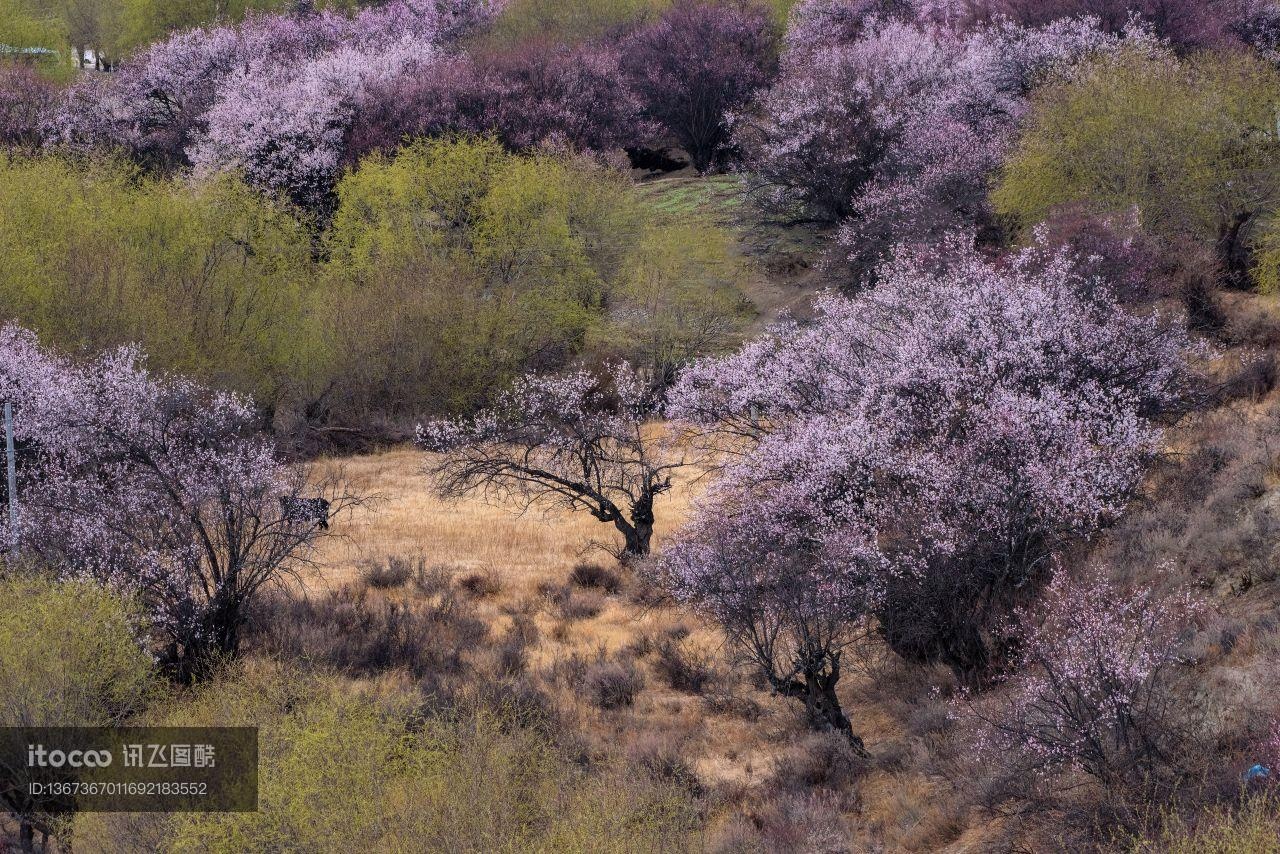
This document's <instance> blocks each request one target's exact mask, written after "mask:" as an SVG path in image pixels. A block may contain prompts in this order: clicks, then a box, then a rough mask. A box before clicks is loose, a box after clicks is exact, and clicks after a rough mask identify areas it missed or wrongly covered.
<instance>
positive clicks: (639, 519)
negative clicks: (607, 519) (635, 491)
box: [613, 495, 654, 558]
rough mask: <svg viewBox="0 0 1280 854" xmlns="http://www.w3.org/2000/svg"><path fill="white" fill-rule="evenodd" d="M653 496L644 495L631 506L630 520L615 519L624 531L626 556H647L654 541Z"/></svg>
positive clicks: (615, 524) (624, 551)
mask: <svg viewBox="0 0 1280 854" xmlns="http://www.w3.org/2000/svg"><path fill="white" fill-rule="evenodd" d="M653 521H654V517H653V496H652V495H644V496H641V497H640V498H639V499H637V500H636V502H635V504H633V505H632V506H631V519H630V521H628V520H626V519H623V518H621V515H619V517H618V518H615V519H614V520H613V524H614V526H615V527H616V528H617V529H618V530H619V531H621V532H622V537H623V539H624V540H625V541H626V546H625V547H624V548H623V555H624V557H626V558H633V557H645V556H646V555H648V554H649V551H650V545H651V543H652V541H653Z"/></svg>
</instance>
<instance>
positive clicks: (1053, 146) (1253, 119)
mask: <svg viewBox="0 0 1280 854" xmlns="http://www.w3.org/2000/svg"><path fill="white" fill-rule="evenodd" d="M1278 108H1280V72H1278V71H1277V70H1276V69H1275V68H1273V67H1272V66H1270V65H1268V64H1266V63H1264V62H1263V61H1262V60H1260V59H1257V58H1254V57H1251V56H1248V55H1244V54H1205V55H1199V56H1194V57H1191V58H1189V59H1186V60H1179V59H1176V58H1174V57H1172V56H1169V55H1165V54H1163V53H1156V54H1154V55H1152V54H1150V53H1147V52H1140V51H1137V50H1128V51H1121V52H1119V53H1118V54H1116V55H1114V56H1111V57H1108V58H1104V59H1101V60H1099V61H1097V62H1096V63H1094V64H1093V65H1092V66H1090V67H1088V68H1087V69H1085V70H1083V71H1080V72H1078V73H1076V74H1074V75H1072V76H1071V77H1070V78H1069V79H1067V80H1064V81H1058V82H1052V83H1050V84H1048V85H1046V86H1045V87H1043V88H1042V89H1041V90H1040V92H1039V93H1038V94H1037V95H1036V96H1035V97H1034V110H1033V112H1032V115H1031V117H1030V119H1029V123H1028V127H1027V129H1026V132H1025V134H1024V135H1023V137H1022V139H1021V141H1020V142H1019V144H1018V146H1017V148H1016V150H1015V151H1014V153H1013V156H1012V157H1011V159H1010V160H1009V162H1008V164H1007V166H1006V167H1005V170H1004V173H1003V175H1002V177H1001V179H1000V181H999V184H998V186H997V187H996V188H995V190H994V193H993V202H994V204H995V207H996V210H997V211H998V212H999V213H1001V214H1003V215H1005V216H1006V217H1008V218H1009V219H1010V220H1011V221H1012V222H1013V223H1014V224H1015V226H1017V227H1019V228H1023V229H1026V228H1030V227H1032V226H1034V225H1035V224H1036V223H1038V222H1040V221H1041V220H1043V219H1044V218H1045V217H1046V216H1047V215H1048V214H1049V213H1050V211H1052V210H1053V209H1054V208H1055V207H1058V206H1060V205H1064V204H1069V203H1075V202H1084V203H1087V204H1089V205H1091V206H1094V207H1098V208H1101V209H1103V210H1105V211H1120V212H1125V211H1128V210H1131V209H1136V210H1137V211H1138V213H1139V216H1140V217H1141V221H1142V225H1143V227H1144V228H1146V229H1147V230H1148V231H1150V232H1151V233H1153V234H1155V235H1157V236H1160V237H1163V238H1165V239H1166V240H1168V241H1173V242H1176V241H1179V240H1186V241H1192V242H1195V243H1199V244H1201V245H1203V246H1207V247H1211V248H1213V249H1214V250H1215V252H1216V253H1217V255H1218V257H1219V259H1220V260H1221V262H1222V264H1223V266H1224V269H1226V270H1227V272H1228V273H1230V274H1232V275H1233V276H1234V277H1235V278H1236V280H1237V281H1236V283H1237V284H1239V283H1242V277H1243V276H1244V273H1245V270H1246V268H1247V266H1248V264H1249V258H1248V255H1249V245H1250V242H1251V240H1252V238H1253V236H1254V234H1255V232H1256V230H1257V225H1258V223H1259V222H1260V221H1261V220H1262V219H1264V218H1265V217H1267V216H1268V215H1270V214H1271V213H1273V212H1274V210H1275V207H1276V201H1277V198H1278V194H1280V140H1277V136H1276V115H1277V109H1278Z"/></svg>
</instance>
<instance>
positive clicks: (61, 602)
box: [0, 578, 154, 726]
mask: <svg viewBox="0 0 1280 854" xmlns="http://www.w3.org/2000/svg"><path fill="white" fill-rule="evenodd" d="M140 619H141V618H140V611H139V610H138V609H137V608H135V607H134V606H133V605H132V604H130V603H127V602H124V601H121V600H120V599H118V598H117V597H115V596H113V595H112V594H110V593H108V592H107V591H105V590H103V589H102V588H101V587H98V586H96V585H94V584H90V583H87V582H53V581H47V580H42V579H37V578H30V579H27V578H12V579H6V580H0V721H3V722H4V725H5V726H106V725H108V724H114V723H119V722H121V721H122V720H124V719H125V718H126V717H128V716H130V715H132V714H134V713H136V712H138V711H139V710H140V709H141V708H142V706H143V705H144V704H145V702H146V700H147V698H148V696H149V694H150V692H151V689H152V687H153V684H154V683H153V672H152V661H151V658H150V657H149V656H148V655H147V654H146V653H145V652H144V651H143V648H142V644H141V643H140V642H139V631H140Z"/></svg>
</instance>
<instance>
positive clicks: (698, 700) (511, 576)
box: [304, 449, 991, 851]
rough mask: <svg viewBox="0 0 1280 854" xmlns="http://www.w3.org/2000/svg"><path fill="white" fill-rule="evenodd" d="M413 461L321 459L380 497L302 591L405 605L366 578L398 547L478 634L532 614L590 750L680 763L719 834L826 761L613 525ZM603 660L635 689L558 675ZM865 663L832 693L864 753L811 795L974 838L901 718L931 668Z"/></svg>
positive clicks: (352, 522) (340, 531) (939, 842)
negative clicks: (465, 495) (839, 693)
mask: <svg viewBox="0 0 1280 854" xmlns="http://www.w3.org/2000/svg"><path fill="white" fill-rule="evenodd" d="M424 459H425V457H424V455H423V454H422V453H420V452H417V451H414V450H411V449H399V450H393V451H389V452H385V453H381V454H377V455H372V456H365V457H356V458H348V459H344V460H341V461H329V462H327V463H325V465H326V466H337V467H340V468H341V470H342V473H343V476H344V477H345V478H346V479H347V480H348V482H349V483H350V484H351V485H352V486H353V487H355V488H356V489H357V490H359V491H361V492H363V493H366V494H376V495H377V500H376V501H375V502H373V503H372V504H370V506H369V507H367V508H362V509H360V510H358V511H355V512H353V513H351V514H349V515H348V516H347V517H345V518H341V519H338V520H336V521H335V523H334V526H333V531H334V534H335V535H336V536H334V537H332V538H331V539H330V540H329V541H328V542H327V543H326V545H325V547H324V550H323V551H322V552H321V553H320V554H319V555H318V556H317V557H318V560H317V564H316V566H315V567H314V568H313V569H312V570H310V571H309V572H308V573H307V574H306V576H305V579H304V580H305V584H306V587H307V591H308V595H315V596H322V595H327V594H332V593H334V592H336V591H340V590H342V588H344V587H346V588H352V589H357V588H358V589H363V590H365V591H366V592H367V593H369V594H371V595H376V596H378V597H388V598H391V599H393V600H395V601H399V602H403V603H406V604H412V602H413V601H414V600H415V599H416V598H422V597H424V596H427V595H428V594H426V593H424V592H423V590H422V588H421V586H419V585H414V584H412V583H404V584H396V585H394V586H392V587H390V588H379V589H377V590H373V589H371V587H372V585H370V584H369V583H368V581H367V574H368V567H369V566H371V565H380V564H381V565H384V564H385V563H386V561H387V560H388V559H392V558H408V559H410V562H411V563H413V564H414V565H415V566H420V567H428V568H430V569H431V570H432V571H436V572H439V571H442V570H443V571H445V572H447V573H448V575H449V577H450V578H451V581H452V585H453V587H455V588H456V589H459V590H463V591H466V596H467V599H468V603H469V605H470V606H471V607H473V608H474V613H475V614H476V615H477V616H478V617H479V618H480V619H481V620H483V621H484V622H485V623H486V625H487V627H488V637H489V638H501V637H503V636H504V634H506V633H508V632H510V631H512V626H513V624H514V623H515V622H516V621H517V620H527V621H531V622H532V624H533V625H534V626H535V627H536V632H535V633H534V640H533V642H532V643H530V644H529V645H528V647H527V649H526V653H525V654H526V655H527V671H528V673H531V674H535V678H536V679H537V680H538V684H539V685H541V686H543V688H544V689H545V690H548V691H550V692H552V693H553V695H554V696H555V699H556V702H557V705H558V707H559V708H560V709H561V710H562V712H563V713H565V714H566V715H567V717H568V718H569V720H571V721H572V724H573V726H574V727H575V728H576V730H577V731H578V732H579V733H581V734H582V737H583V738H584V739H585V740H586V742H587V744H588V748H589V749H591V750H593V751H595V752H597V753H613V754H619V755H622V756H624V757H626V758H627V759H628V760H629V761H633V762H642V763H652V762H656V761H663V762H678V763H682V764H683V765H684V766H686V767H687V769H688V771H689V772H690V773H691V774H692V775H693V776H694V777H696V785H697V786H699V787H701V788H702V789H703V790H704V791H706V792H708V793H709V794H708V802H709V803H711V804H713V805H714V806H713V812H714V815H713V816H712V817H711V820H710V828H711V829H710V830H709V833H710V834H712V836H714V835H715V834H716V833H717V832H721V833H727V834H729V835H732V833H733V828H732V826H727V825H731V824H732V822H733V821H741V820H742V819H741V814H742V812H743V811H744V810H745V811H746V813H747V814H749V815H750V814H751V811H752V809H764V810H768V809H777V808H778V807H777V806H776V805H771V804H770V803H769V801H768V799H770V798H773V793H775V792H777V791H778V790H779V789H780V788H785V785H784V784H781V783H780V782H779V778H780V777H784V776H787V777H788V779H794V781H795V782H794V783H792V784H791V785H792V786H793V787H794V789H795V790H796V791H797V792H799V793H801V794H800V795H798V797H799V798H800V799H801V800H803V797H804V795H803V791H804V789H806V788H807V785H808V783H807V781H805V778H806V777H807V776H810V775H814V774H817V775H820V776H821V775H824V774H830V773H833V772H832V769H831V768H828V767H826V766H825V765H823V763H822V762H821V761H817V762H815V760H814V759H813V756H812V754H813V753H814V752H815V750H814V742H813V738H814V737H813V736H812V735H811V734H810V733H809V732H808V731H807V729H806V727H805V724H804V721H803V719H802V717H801V715H800V714H799V705H798V704H794V705H793V704H791V703H788V702H783V701H782V700H780V699H778V698H775V697H772V696H771V695H770V694H769V693H768V692H767V691H765V690H763V689H762V687H761V686H760V685H757V684H753V682H754V680H753V678H752V674H751V671H750V669H749V668H746V667H743V666H739V665H735V663H734V662H732V661H731V660H730V658H729V656H728V653H727V650H726V649H725V648H724V645H723V643H722V641H721V639H720V638H719V637H718V635H717V633H716V631H715V630H714V629H713V628H711V627H709V626H706V625H704V624H702V623H701V622H700V621H699V619H698V618H697V617H696V615H694V614H691V613H688V612H687V611H685V610H683V609H680V608H678V607H676V606H675V605H672V604H670V603H663V602H657V603H655V602H654V601H653V598H652V595H651V594H652V590H651V589H649V588H647V587H646V585H644V583H643V581H642V580H640V579H638V578H636V577H635V575H634V574H633V573H631V572H630V571H628V570H625V569H623V568H621V567H619V566H618V565H617V563H616V562H615V561H614V559H613V558H612V557H611V556H609V555H608V554H607V553H606V552H605V551H604V550H603V549H601V548H600V547H599V546H598V541H600V540H610V539H611V535H612V534H613V531H612V529H611V528H610V527H609V526H607V525H603V524H601V523H598V522H595V521H594V520H593V519H591V518H590V517H587V516H583V515H576V516H575V515H569V514H565V513H560V512H546V513H544V512H542V511H538V510H534V511H530V512H528V513H525V514H523V515H520V514H517V513H514V512H512V509H511V508H507V507H500V506H493V505H491V504H488V503H485V502H483V501H481V500H478V499H474V500H466V501H462V502H457V503H448V502H442V501H440V500H439V499H437V498H435V497H434V496H433V495H432V494H431V493H430V490H429V484H428V480H427V478H426V477H425V476H424V475H423V474H422V467H423V463H424ZM697 488H698V487H697V486H696V485H690V484H687V483H686V484H684V485H682V486H681V488H680V489H678V490H677V491H676V493H675V494H674V495H672V496H669V497H668V500H667V501H666V502H665V503H662V504H660V505H659V507H658V512H659V517H658V529H657V537H656V543H657V545H658V547H659V548H660V547H661V542H662V539H663V537H665V536H666V535H668V534H669V533H670V532H672V531H673V530H675V529H676V528H677V527H678V526H679V525H680V523H681V521H682V520H683V519H684V518H685V516H686V515H687V513H688V510H689V507H690V503H691V501H692V500H693V499H694V498H695V497H696V491H697ZM583 563H587V564H594V565H597V566H600V567H602V568H605V569H607V570H608V571H609V572H610V573H614V574H616V575H617V576H618V578H619V579H620V581H621V584H620V586H619V587H618V589H617V590H616V591H613V592H610V591H608V590H605V589H593V588H591V587H590V586H589V585H587V586H583V585H580V584H578V585H575V584H573V583H572V582H571V581H570V576H571V573H572V572H573V570H574V567H575V566H577V565H579V564H583ZM477 579H483V583H480V582H479V581H478V580H477ZM664 643H668V644H670V643H674V644H676V646H677V648H678V649H679V650H681V651H682V652H683V653H684V654H685V655H686V656H687V657H688V658H689V659H690V660H692V661H693V662H695V663H696V665H697V666H700V667H702V668H704V669H705V670H706V672H707V673H708V674H709V678H708V680H707V685H705V686H701V687H697V688H690V687H689V686H687V685H674V686H673V684H672V679H671V677H670V676H669V675H667V671H665V670H664V669H663V668H662V665H661V661H660V658H661V656H660V655H658V654H657V653H655V652H654V650H655V649H656V648H660V647H661V646H662V645H663V644H664ZM491 654H492V653H491V651H486V650H479V649H477V650H476V651H475V657H476V658H477V659H481V660H479V661H478V662H477V663H476V666H475V671H476V672H478V673H484V672H487V671H488V670H491V668H488V667H487V666H486V663H485V661H483V660H482V659H484V657H485V656H486V655H491ZM602 660H609V661H613V660H622V661H627V662H630V663H632V664H633V665H634V666H636V667H637V668H638V669H639V670H640V672H641V674H642V676H643V687H642V688H641V689H640V690H639V691H638V693H637V694H636V696H635V699H634V702H631V703H629V704H624V705H622V706H620V707H617V708H610V709H602V708H599V705H598V704H597V703H592V702H590V701H589V700H587V699H584V698H583V697H582V696H581V692H580V691H575V690H573V689H572V688H569V687H566V686H564V685H562V684H561V682H560V680H558V679H557V676H556V674H559V673H562V672H563V671H564V670H565V669H566V668H567V667H569V666H570V664H571V663H572V662H574V661H578V662H590V661H596V662H598V661H602ZM876 676H877V678H876V679H875V680H872V679H870V678H867V676H866V675H865V674H858V673H850V674H849V675H848V677H847V678H846V679H845V680H844V692H843V693H844V694H845V698H844V701H845V703H846V704H847V706H846V707H847V708H848V709H849V711H850V716H851V718H852V719H853V720H854V727H855V729H856V730H857V731H858V732H859V733H860V734H862V735H863V736H864V738H865V739H866V741H867V744H868V747H869V748H870V750H871V752H872V754H873V757H874V758H873V760H872V767H871V768H869V769H860V770H859V771H858V772H857V777H858V780H859V782H858V784H857V785H856V787H854V786H848V787H845V788H846V791H847V795H846V796H844V797H843V799H842V800H841V801H840V802H839V803H837V804H835V805H825V806H824V807H823V808H824V809H827V811H828V812H827V815H828V817H829V819H830V820H832V821H836V822H838V823H839V824H841V825H843V832H844V833H847V834H848V835H849V837H850V838H854V839H862V840H863V841H864V843H865V844H866V845H867V849H866V850H874V849H875V848H876V846H881V845H883V846H887V850H914V851H937V850H951V851H967V850H981V848H982V845H981V841H982V839H983V838H984V837H985V835H986V833H987V832H989V831H990V830H991V825H990V823H989V819H984V820H979V819H978V817H977V816H970V815H967V814H966V812H965V811H963V810H960V811H958V810H957V808H956V807H955V806H953V803H954V802H953V800H952V798H951V797H950V796H949V795H948V794H947V793H948V791H949V790H951V787H950V786H949V785H947V784H945V783H943V782H942V781H941V778H940V777H939V775H938V773H937V771H938V769H937V768H934V767H932V763H933V762H934V761H935V760H936V759H937V757H936V756H932V755H930V756H927V757H926V756H923V755H920V754H921V753H922V748H921V746H920V745H921V742H922V740H923V741H924V742H926V743H927V741H928V739H929V733H928V730H929V729H930V727H933V726H938V724H937V723H936V721H935V722H934V723H929V722H927V721H926V722H916V723H909V724H907V725H904V723H903V722H904V721H908V722H911V721H913V720H915V718H922V719H923V718H931V715H932V716H934V717H936V711H937V710H936V706H937V703H936V696H935V693H934V687H935V684H936V679H939V678H942V677H940V676H939V675H938V674H924V675H921V674H920V673H919V672H918V671H917V672H914V673H909V672H908V671H907V670H905V669H903V668H898V667H896V666H895V665H894V664H893V663H892V662H885V664H884V669H883V670H877V672H876ZM873 686H874V687H873ZM928 709H933V712H928V711H925V710H928ZM913 714H914V718H913ZM913 728H915V730H916V731H912V730H913ZM816 752H817V753H819V754H821V753H822V749H821V747H819V748H818V750H817V751H816ZM788 775H789V776H788ZM762 798H763V799H765V800H764V802H763V803H762V801H761V799H762ZM731 816H737V817H736V818H730V817H731ZM718 824H719V825H721V827H720V828H719V830H717V825H718ZM713 847H714V846H713Z"/></svg>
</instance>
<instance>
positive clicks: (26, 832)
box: [18, 821, 36, 854]
mask: <svg viewBox="0 0 1280 854" xmlns="http://www.w3.org/2000/svg"><path fill="white" fill-rule="evenodd" d="M18 840H19V844H20V845H21V846H22V854H33V852H34V851H35V842H36V832H35V828H34V827H32V826H31V822H28V821H24V822H21V823H19V825H18Z"/></svg>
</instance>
